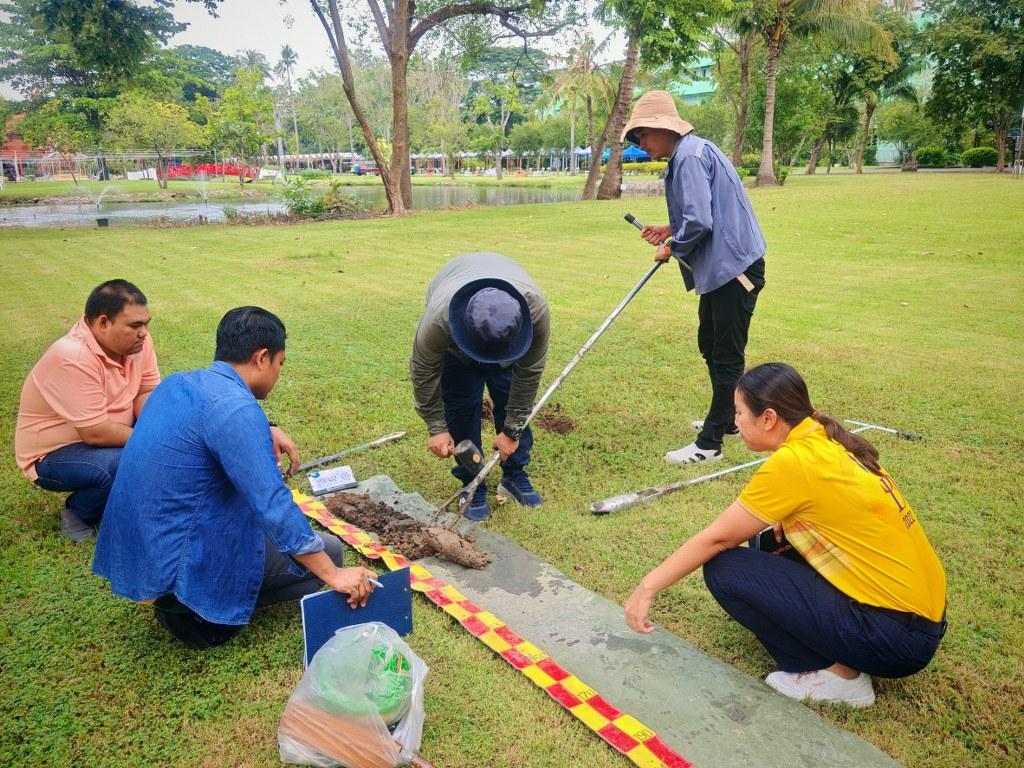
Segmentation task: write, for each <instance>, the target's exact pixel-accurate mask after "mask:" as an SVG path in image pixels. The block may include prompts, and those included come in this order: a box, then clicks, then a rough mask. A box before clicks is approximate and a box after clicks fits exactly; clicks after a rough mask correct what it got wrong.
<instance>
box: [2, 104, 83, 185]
mask: <svg viewBox="0 0 1024 768" xmlns="http://www.w3.org/2000/svg"><path fill="white" fill-rule="evenodd" d="M4 123H6V120H5V121H4ZM20 128H21V132H22V137H23V138H24V139H25V141H26V142H28V144H30V145H31V146H33V147H48V148H49V149H51V150H52V151H54V152H56V153H57V154H59V155H60V156H61V157H62V158H64V160H65V161H67V163H68V166H69V167H70V168H71V180H72V181H73V182H74V184H75V186H76V187H77V186H78V176H77V175H76V174H75V164H76V156H77V155H78V154H79V153H80V152H82V151H83V150H84V149H85V148H86V147H87V146H88V145H89V143H90V141H91V139H92V137H93V132H92V131H91V130H90V127H89V124H88V122H87V121H86V119H85V116H84V115H82V114H79V113H76V112H70V111H68V110H66V109H64V108H63V107H62V106H61V103H60V101H59V100H57V99H50V101H48V102H46V103H45V104H44V105H43V106H42V108H41V109H38V110H36V111H34V112H33V113H32V114H30V115H28V116H27V117H26V118H25V119H24V120H22V121H21V125H20Z"/></svg>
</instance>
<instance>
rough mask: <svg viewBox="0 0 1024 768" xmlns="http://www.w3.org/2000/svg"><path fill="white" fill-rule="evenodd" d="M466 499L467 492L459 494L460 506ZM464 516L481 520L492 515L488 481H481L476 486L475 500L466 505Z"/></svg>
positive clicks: (468, 518)
mask: <svg viewBox="0 0 1024 768" xmlns="http://www.w3.org/2000/svg"><path fill="white" fill-rule="evenodd" d="M465 501H466V494H465V493H460V494H459V506H460V507H461V506H462V504H463V503H464V502H465ZM462 516H463V517H465V518H466V519H467V520H474V521H477V522H479V521H480V520H486V519H487V518H489V517H490V516H491V508H490V507H489V506H488V505H487V483H480V485H478V486H477V487H476V492H474V493H473V500H472V501H471V502H469V506H468V507H466V511H465V512H463V513H462Z"/></svg>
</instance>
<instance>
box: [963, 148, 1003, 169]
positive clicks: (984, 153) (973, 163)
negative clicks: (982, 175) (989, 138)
mask: <svg viewBox="0 0 1024 768" xmlns="http://www.w3.org/2000/svg"><path fill="white" fill-rule="evenodd" d="M998 159H999V152H997V151H996V148H995V147H974V148H973V149H968V150H967V151H966V152H964V153H963V154H962V155H960V162H961V163H963V165H964V167H965V168H984V167H985V166H986V165H995V164H996V161H997V160H998Z"/></svg>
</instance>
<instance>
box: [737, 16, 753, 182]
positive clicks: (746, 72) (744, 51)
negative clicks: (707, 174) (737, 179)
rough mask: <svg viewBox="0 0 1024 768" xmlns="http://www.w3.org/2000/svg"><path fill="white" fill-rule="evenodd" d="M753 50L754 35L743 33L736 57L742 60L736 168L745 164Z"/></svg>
mask: <svg viewBox="0 0 1024 768" xmlns="http://www.w3.org/2000/svg"><path fill="white" fill-rule="evenodd" d="M753 51H754V38H753V36H752V35H743V36H742V37H741V38H740V41H739V46H738V47H737V48H736V57H737V59H739V62H740V103H739V105H738V109H737V114H736V139H735V140H734V141H733V145H732V164H733V166H734V167H736V168H739V167H740V166H741V165H742V164H743V140H744V139H745V138H746V133H747V123H748V122H749V120H750V57H751V55H752V54H753Z"/></svg>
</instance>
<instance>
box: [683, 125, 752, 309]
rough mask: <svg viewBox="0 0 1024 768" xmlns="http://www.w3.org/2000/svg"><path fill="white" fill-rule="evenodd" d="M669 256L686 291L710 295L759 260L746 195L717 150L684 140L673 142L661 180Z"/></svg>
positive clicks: (703, 142) (704, 142) (708, 144)
mask: <svg viewBox="0 0 1024 768" xmlns="http://www.w3.org/2000/svg"><path fill="white" fill-rule="evenodd" d="M665 199H666V200H667V202H668V219H669V224H670V226H671V227H672V251H673V253H676V254H678V255H680V256H682V258H683V260H684V261H685V262H686V263H687V264H689V265H690V267H691V268H692V269H693V275H692V276H691V275H690V272H689V270H687V269H685V268H683V267H682V266H681V267H680V271H681V272H682V273H683V281H684V282H685V283H686V288H687V290H692V289H694V288H696V291H697V293H698V294H704V293H710V292H711V291H713V290H715V289H716V288H721V287H722V286H723V285H725V284H726V283H728V282H729V281H730V280H733V279H734V278H736V277H737V276H738V275H740V274H741V273H742V272H743V271H744V270H745V269H747V267H749V266H750V265H751V264H753V263H754V262H755V261H757V260H758V259H760V258H761V257H762V256H764V252H765V247H766V246H765V241H764V235H763V234H761V227H760V226H759V225H758V223H757V218H756V217H755V216H754V209H753V208H752V207H751V205H750V199H749V198H748V197H747V191H746V190H745V189H744V188H743V182H742V181H741V180H740V177H739V175H738V174H737V173H736V169H735V168H733V167H732V163H731V162H729V159H728V158H727V157H726V156H725V155H723V154H722V150H720V149H719V148H718V147H716V146H715V145H714V144H713V143H711V142H710V141H708V140H707V139H702V138H701V137H700V136H695V135H693V134H692V133H689V134H687V135H686V136H683V137H681V138H680V139H679V141H677V142H676V146H675V149H673V150H672V157H671V158H670V159H669V162H668V170H667V173H666V175H665Z"/></svg>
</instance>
